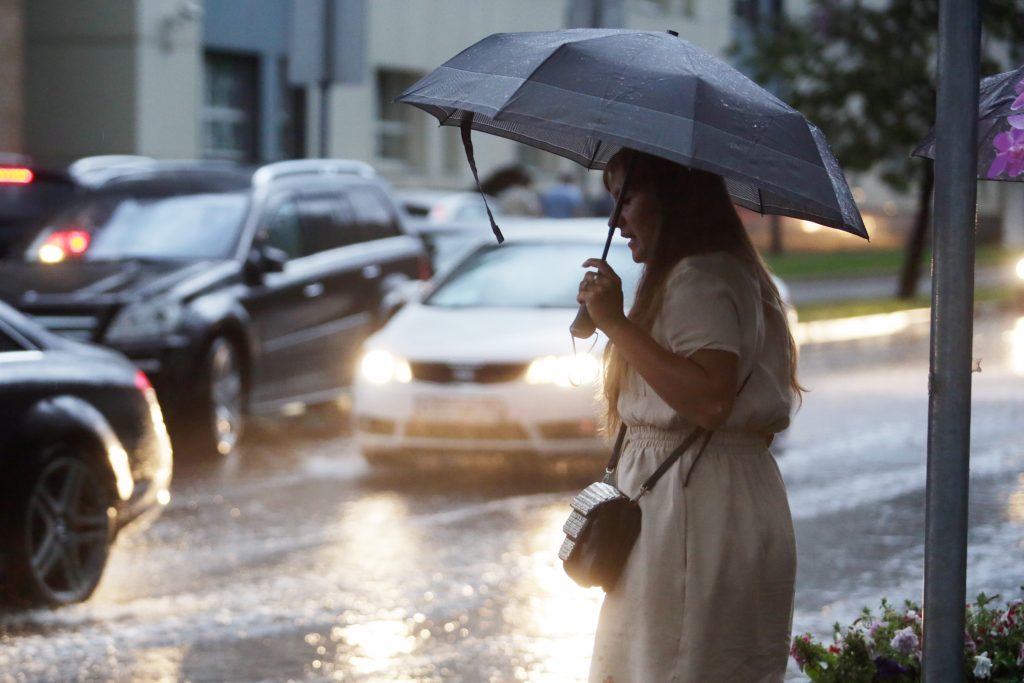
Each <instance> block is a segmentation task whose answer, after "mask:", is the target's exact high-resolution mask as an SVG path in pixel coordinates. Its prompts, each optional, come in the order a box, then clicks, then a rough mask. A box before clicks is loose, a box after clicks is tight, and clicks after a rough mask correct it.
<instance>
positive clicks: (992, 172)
mask: <svg viewBox="0 0 1024 683" xmlns="http://www.w3.org/2000/svg"><path fill="white" fill-rule="evenodd" d="M914 156H919V157H925V158H928V159H934V158H935V131H932V132H930V133H928V135H927V137H925V139H924V140H922V141H921V144H920V145H918V147H917V149H915V150H914ZM978 178H980V179H981V180H1015V181H1018V182H1024V66H1021V67H1020V68H1018V69H1015V70H1014V71H1006V72H1003V73H1001V74H996V75H995V76H989V77H988V78H983V79H982V81H981V84H980V85H979V86H978Z"/></svg>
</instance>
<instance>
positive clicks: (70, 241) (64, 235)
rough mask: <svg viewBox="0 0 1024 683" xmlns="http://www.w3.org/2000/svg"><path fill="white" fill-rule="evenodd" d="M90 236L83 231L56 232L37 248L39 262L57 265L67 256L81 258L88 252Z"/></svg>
mask: <svg viewBox="0 0 1024 683" xmlns="http://www.w3.org/2000/svg"><path fill="white" fill-rule="evenodd" d="M91 241H92V235H90V234H89V233H88V232H87V231H85V230H58V231H57V232H54V233H52V234H51V235H50V236H49V237H47V238H46V242H44V243H43V246H41V247H39V260H40V261H42V262H43V263H59V262H61V261H63V260H64V259H65V258H66V257H68V256H81V255H82V254H84V253H85V252H86V251H88V250H89V243H90V242H91Z"/></svg>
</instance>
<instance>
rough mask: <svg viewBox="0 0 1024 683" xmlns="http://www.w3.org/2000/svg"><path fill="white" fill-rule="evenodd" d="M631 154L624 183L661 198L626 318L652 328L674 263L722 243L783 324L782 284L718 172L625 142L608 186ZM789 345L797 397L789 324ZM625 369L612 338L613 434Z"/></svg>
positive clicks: (609, 397)
mask: <svg viewBox="0 0 1024 683" xmlns="http://www.w3.org/2000/svg"><path fill="white" fill-rule="evenodd" d="M630 161H633V163H632V169H631V176H630V179H629V188H632V190H630V189H629V188H627V192H628V191H635V190H637V189H643V190H645V191H649V192H651V193H652V194H653V195H654V196H655V197H656V199H657V201H658V202H659V209H660V211H659V214H660V220H659V221H658V225H657V226H656V229H655V234H654V243H653V245H651V247H652V248H650V249H649V250H648V253H649V254H651V255H652V257H651V260H650V261H649V262H648V263H645V264H644V268H643V274H642V275H641V277H640V282H639V284H638V286H637V291H636V299H635V300H634V302H633V306H632V307H631V308H630V311H629V319H630V320H632V321H633V322H634V323H636V324H637V325H638V326H639V327H640V328H642V329H644V330H646V331H647V332H650V331H651V329H652V328H653V327H654V321H655V319H656V318H657V316H658V312H659V311H660V310H661V304H662V300H663V299H664V294H665V287H664V285H665V280H666V278H667V277H668V275H669V273H670V272H671V271H672V268H673V267H674V266H675V265H676V263H678V262H679V260H680V259H682V258H683V257H685V256H691V255H694V254H705V253H711V252H716V251H726V252H729V253H731V254H733V255H734V256H736V257H738V258H739V259H740V260H741V261H743V262H745V263H747V264H748V265H750V267H752V268H753V269H754V272H755V273H757V279H758V282H759V283H760V286H761V296H762V304H763V306H764V309H765V315H770V314H772V309H777V311H778V315H781V316H782V318H783V322H784V323H785V324H787V330H788V323H787V322H786V315H785V306H784V305H783V303H782V297H781V296H780V295H779V290H778V288H777V287H776V286H775V282H774V281H773V280H772V277H771V274H770V272H769V270H768V266H767V265H765V263H764V260H763V259H762V258H761V255H760V254H759V253H758V251H757V249H755V248H754V245H753V243H752V242H751V241H750V236H749V235H747V231H746V229H745V228H744V227H743V223H742V221H740V218H739V216H738V215H737V214H736V209H735V207H733V205H732V201H731V200H730V199H729V193H728V191H727V190H726V188H725V181H724V180H722V178H721V176H718V175H715V174H714V173H708V172H706V171H700V170H697V169H690V168H687V167H685V166H681V165H679V164H676V163H674V162H671V161H668V160H667V159H662V158H660V157H656V156H652V155H650V154H645V153H643V152H637V151H634V150H631V149H625V148H624V149H622V150H620V151H619V152H618V153H617V154H616V155H615V156H613V157H612V158H611V160H609V162H608V165H607V166H606V167H605V170H604V184H605V187H606V188H608V187H610V180H611V174H612V173H620V174H621V173H624V172H625V170H626V169H627V168H629V167H630ZM789 351H790V355H789V358H790V361H789V384H790V388H791V390H792V392H793V394H794V396H795V397H796V398H797V399H799V398H800V392H802V391H803V387H801V386H800V383H799V381H798V380H797V373H796V366H797V348H796V343H795V341H794V340H793V334H792V331H791V330H790V331H789ZM628 370H629V366H628V363H627V362H626V360H625V359H624V358H623V357H622V355H621V354H620V353H619V352H618V349H616V348H615V345H614V344H613V343H611V342H609V343H608V346H607V347H605V376H604V398H605V406H606V410H607V415H606V428H607V430H608V433H609V434H614V433H615V431H616V430H617V429H618V426H619V424H620V422H621V416H620V415H619V408H618V402H619V394H620V393H621V392H622V388H623V384H624V382H625V381H626V376H627V373H628Z"/></svg>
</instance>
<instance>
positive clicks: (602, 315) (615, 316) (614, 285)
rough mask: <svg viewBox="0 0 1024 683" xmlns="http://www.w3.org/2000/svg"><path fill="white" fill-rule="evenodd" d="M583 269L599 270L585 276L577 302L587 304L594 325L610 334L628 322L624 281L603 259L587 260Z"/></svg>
mask: <svg viewBox="0 0 1024 683" xmlns="http://www.w3.org/2000/svg"><path fill="white" fill-rule="evenodd" d="M583 267H584V268H597V272H596V273H594V272H587V273H585V274H584V275H583V280H582V281H581V282H580V291H579V294H577V295H576V301H578V302H580V303H581V304H586V306H587V312H588V313H590V319H591V320H593V321H594V325H596V326H597V327H598V329H600V330H602V331H603V332H604V333H605V334H608V333H609V330H610V329H611V328H613V327H615V326H617V325H620V324H621V323H624V322H626V314H625V313H624V312H623V310H622V309H623V301H622V280H621V279H620V278H619V276H618V274H616V272H615V271H614V270H612V267H611V266H609V265H608V264H607V263H606V262H605V261H602V260H601V259H596V258H590V259H587V260H586V261H584V262H583Z"/></svg>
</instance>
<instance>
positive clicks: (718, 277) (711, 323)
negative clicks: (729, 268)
mask: <svg viewBox="0 0 1024 683" xmlns="http://www.w3.org/2000/svg"><path fill="white" fill-rule="evenodd" d="M695 261H697V262H696V263H695ZM708 265H709V264H704V263H700V262H699V259H696V258H687V259H683V261H681V262H680V263H679V264H677V265H676V267H675V269H674V270H673V271H672V273H670V274H669V278H668V282H667V283H666V288H665V298H664V301H663V304H662V309H661V315H660V316H659V317H660V320H659V323H658V325H657V326H656V328H655V331H657V332H660V335H659V336H660V337H661V340H662V342H663V343H664V344H665V345H666V346H667V347H668V348H669V349H670V350H672V351H673V352H675V353H680V354H683V355H687V356H689V355H690V354H692V353H694V352H696V351H700V350H702V349H717V350H720V351H729V352H731V353H735V354H736V355H737V356H738V355H740V348H741V331H740V315H739V309H740V307H739V305H738V301H737V292H736V290H735V288H734V287H733V286H732V283H731V281H730V279H729V278H728V277H726V276H725V274H724V273H722V272H720V271H719V270H718V269H714V268H709V267H707V266H708ZM659 328H660V329H659Z"/></svg>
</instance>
